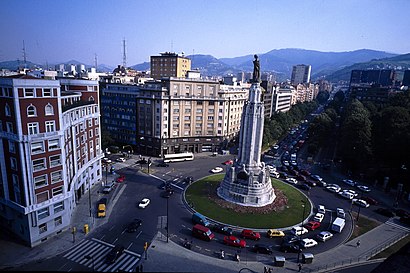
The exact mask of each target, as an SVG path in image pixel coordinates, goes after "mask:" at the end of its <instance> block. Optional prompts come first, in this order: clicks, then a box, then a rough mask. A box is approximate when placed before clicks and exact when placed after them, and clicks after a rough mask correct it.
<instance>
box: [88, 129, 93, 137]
mask: <svg viewBox="0 0 410 273" xmlns="http://www.w3.org/2000/svg"><path fill="white" fill-rule="evenodd" d="M88 134H89V137H90V138H92V137H93V130H90V131H89V132H88Z"/></svg>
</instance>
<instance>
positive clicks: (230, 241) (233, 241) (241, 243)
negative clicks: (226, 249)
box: [224, 235, 246, 248]
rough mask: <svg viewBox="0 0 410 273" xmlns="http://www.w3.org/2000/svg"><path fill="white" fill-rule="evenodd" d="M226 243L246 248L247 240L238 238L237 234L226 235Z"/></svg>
mask: <svg viewBox="0 0 410 273" xmlns="http://www.w3.org/2000/svg"><path fill="white" fill-rule="evenodd" d="M224 244H226V245H228V246H235V247H240V248H244V247H246V241H245V240H241V239H238V238H236V237H235V236H232V235H231V236H225V237H224Z"/></svg>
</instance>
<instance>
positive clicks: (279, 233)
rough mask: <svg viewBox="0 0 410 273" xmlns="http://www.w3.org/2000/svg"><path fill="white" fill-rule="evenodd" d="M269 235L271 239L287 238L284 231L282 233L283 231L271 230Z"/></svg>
mask: <svg viewBox="0 0 410 273" xmlns="http://www.w3.org/2000/svg"><path fill="white" fill-rule="evenodd" d="M267 235H268V237H269V238H272V237H283V236H285V233H283V231H281V230H277V229H270V230H268V233H267Z"/></svg>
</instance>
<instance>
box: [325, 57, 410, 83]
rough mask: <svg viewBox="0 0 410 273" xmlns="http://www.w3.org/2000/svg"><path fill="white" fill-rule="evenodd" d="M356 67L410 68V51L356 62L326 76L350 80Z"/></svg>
mask: <svg viewBox="0 0 410 273" xmlns="http://www.w3.org/2000/svg"><path fill="white" fill-rule="evenodd" d="M356 69H359V70H365V69H396V70H406V69H410V53H408V54H402V55H397V56H394V57H391V58H381V59H373V60H370V61H367V62H361V63H355V64H353V65H350V66H348V67H345V68H343V69H340V70H337V71H335V72H333V73H329V74H328V75H327V76H326V77H325V78H326V79H327V80H329V81H332V82H338V81H350V74H351V71H352V70H356Z"/></svg>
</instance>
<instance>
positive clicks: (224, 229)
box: [211, 224, 233, 235]
mask: <svg viewBox="0 0 410 273" xmlns="http://www.w3.org/2000/svg"><path fill="white" fill-rule="evenodd" d="M211 229H212V230H213V231H215V232H218V233H221V234H224V235H232V233H233V230H232V229H231V228H230V227H227V226H223V225H220V224H216V225H213V226H211Z"/></svg>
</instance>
